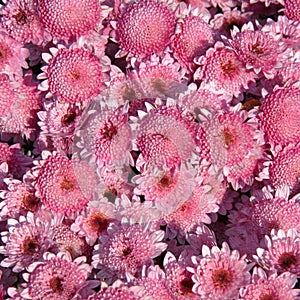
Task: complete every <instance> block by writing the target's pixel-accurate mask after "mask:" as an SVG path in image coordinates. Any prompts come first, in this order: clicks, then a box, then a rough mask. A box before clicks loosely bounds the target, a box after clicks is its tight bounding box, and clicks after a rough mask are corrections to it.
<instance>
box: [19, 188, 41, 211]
mask: <svg viewBox="0 0 300 300" xmlns="http://www.w3.org/2000/svg"><path fill="white" fill-rule="evenodd" d="M39 203H40V200H39V199H38V198H37V197H35V196H34V195H33V194H31V193H27V194H25V195H24V196H23V197H22V206H23V207H24V208H25V209H26V210H29V211H31V212H35V211H36V210H37V209H38V206H39Z"/></svg>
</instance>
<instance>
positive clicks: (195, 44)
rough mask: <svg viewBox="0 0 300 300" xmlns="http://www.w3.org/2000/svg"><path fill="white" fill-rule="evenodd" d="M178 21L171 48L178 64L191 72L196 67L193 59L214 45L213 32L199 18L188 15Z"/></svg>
mask: <svg viewBox="0 0 300 300" xmlns="http://www.w3.org/2000/svg"><path fill="white" fill-rule="evenodd" d="M180 21H181V22H180V23H178V27H177V30H176V34H175V35H174V36H173V39H172V43H171V48H172V50H173V52H174V57H175V58H177V59H178V61H179V62H180V64H181V65H182V66H183V67H184V68H186V69H187V70H188V71H193V70H194V69H195V66H196V65H195V63H194V58H196V57H198V56H201V55H204V54H205V52H206V50H207V49H208V48H209V47H211V46H212V45H213V44H214V42H215V36H214V32H213V29H212V28H211V27H210V26H209V25H208V24H207V23H206V22H205V21H204V20H203V18H202V17H200V16H193V15H188V16H185V17H184V18H183V19H181V20H180Z"/></svg>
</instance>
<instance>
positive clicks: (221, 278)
mask: <svg viewBox="0 0 300 300" xmlns="http://www.w3.org/2000/svg"><path fill="white" fill-rule="evenodd" d="M231 280H232V276H231V274H230V272H229V271H228V270H224V269H218V270H215V271H214V272H213V274H212V281H213V283H214V285H215V286H217V287H226V286H228V285H230V283H231Z"/></svg>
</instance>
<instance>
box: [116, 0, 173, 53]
mask: <svg viewBox="0 0 300 300" xmlns="http://www.w3.org/2000/svg"><path fill="white" fill-rule="evenodd" d="M157 24H159V27H158V26H157ZM116 27H117V29H116V36H117V40H118V43H119V45H120V49H121V50H122V51H123V52H125V53H126V52H129V53H130V54H133V55H135V56H140V57H145V56H150V55H151V54H158V53H160V52H162V51H163V50H164V49H165V48H166V47H167V46H168V44H169V43H170V38H171V36H172V35H173V34H174V33H175V13H174V11H172V9H171V8H170V7H169V5H168V4H167V3H166V2H164V1H159V0H146V1H132V2H131V3H130V4H129V5H128V6H127V7H126V9H125V10H124V11H123V13H122V15H121V17H120V19H119V20H118V21H117V25H116Z"/></svg>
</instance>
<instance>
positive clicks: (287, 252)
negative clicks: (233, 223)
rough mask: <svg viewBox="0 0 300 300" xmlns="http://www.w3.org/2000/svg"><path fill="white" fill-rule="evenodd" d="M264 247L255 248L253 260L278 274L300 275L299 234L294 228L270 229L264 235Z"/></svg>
mask: <svg viewBox="0 0 300 300" xmlns="http://www.w3.org/2000/svg"><path fill="white" fill-rule="evenodd" d="M265 244H266V249H263V248H258V249H256V252H257V256H254V258H255V260H256V261H257V262H258V263H259V264H260V265H261V266H262V267H263V268H265V269H268V270H271V271H275V272H276V273H278V274H281V273H283V272H290V273H292V274H295V275H297V276H299V275H300V235H299V232H298V231H297V230H296V229H289V230H288V231H283V230H278V231H277V232H276V230H274V229H273V230H272V231H271V234H270V236H267V235H266V236H265Z"/></svg>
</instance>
